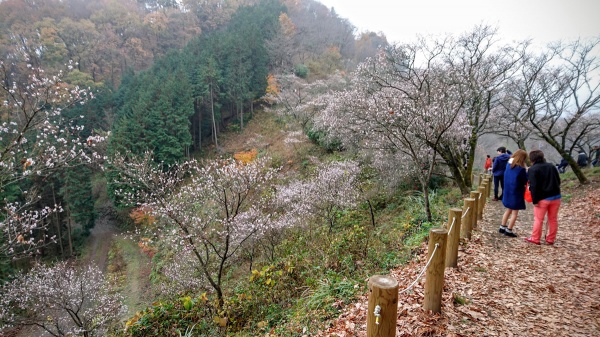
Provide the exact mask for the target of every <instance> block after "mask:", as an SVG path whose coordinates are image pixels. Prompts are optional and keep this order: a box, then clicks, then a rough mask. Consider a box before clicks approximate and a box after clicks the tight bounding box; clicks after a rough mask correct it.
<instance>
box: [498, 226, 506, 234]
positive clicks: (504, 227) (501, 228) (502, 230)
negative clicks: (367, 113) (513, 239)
mask: <svg viewBox="0 0 600 337" xmlns="http://www.w3.org/2000/svg"><path fill="white" fill-rule="evenodd" d="M506 229H507V227H506V226H500V229H498V233H500V234H504V233H505V232H506Z"/></svg>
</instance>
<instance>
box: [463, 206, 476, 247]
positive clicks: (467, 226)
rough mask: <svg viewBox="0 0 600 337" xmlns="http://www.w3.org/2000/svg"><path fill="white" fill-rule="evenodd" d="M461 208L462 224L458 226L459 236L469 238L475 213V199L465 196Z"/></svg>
mask: <svg viewBox="0 0 600 337" xmlns="http://www.w3.org/2000/svg"><path fill="white" fill-rule="evenodd" d="M464 201H465V204H464V205H463V210H462V224H461V226H460V237H461V238H467V239H469V240H471V231H472V230H473V219H472V218H473V214H475V211H476V210H475V199H473V198H465V199H464Z"/></svg>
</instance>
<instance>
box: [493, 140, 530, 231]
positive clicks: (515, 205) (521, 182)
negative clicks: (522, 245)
mask: <svg viewBox="0 0 600 337" xmlns="http://www.w3.org/2000/svg"><path fill="white" fill-rule="evenodd" d="M526 159H527V152H525V151H524V150H521V149H519V150H517V151H515V153H513V154H512V156H510V160H509V162H508V164H506V170H505V171H504V190H503V192H502V204H503V205H504V207H506V210H505V211H504V215H503V216H502V223H501V225H500V229H499V230H498V232H500V233H502V234H504V235H506V236H509V237H512V238H515V237H517V234H515V233H514V232H513V227H514V226H515V223H516V222H517V216H518V215H519V210H522V209H525V199H524V195H525V185H526V184H527V167H526V166H525V160H526Z"/></svg>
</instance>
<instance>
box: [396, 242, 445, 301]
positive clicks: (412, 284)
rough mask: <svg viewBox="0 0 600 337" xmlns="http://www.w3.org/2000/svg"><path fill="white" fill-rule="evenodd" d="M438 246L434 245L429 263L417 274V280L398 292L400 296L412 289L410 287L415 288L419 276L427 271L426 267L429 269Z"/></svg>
mask: <svg viewBox="0 0 600 337" xmlns="http://www.w3.org/2000/svg"><path fill="white" fill-rule="evenodd" d="M439 246H440V245H439V244H436V245H435V248H434V249H433V252H432V253H431V256H430V257H429V261H427V264H426V265H425V267H423V269H422V270H421V272H420V273H419V275H418V276H417V278H416V279H415V280H414V281H412V283H411V284H410V285H409V286H408V287H407V288H406V289H404V290H402V291H400V292H398V294H402V293H405V292H407V291H409V290H410V289H412V287H414V286H415V284H417V282H418V281H419V279H420V278H421V276H423V274H424V273H425V270H427V267H429V264H430V263H431V260H433V256H434V255H435V251H436V250H437V249H438V247H439Z"/></svg>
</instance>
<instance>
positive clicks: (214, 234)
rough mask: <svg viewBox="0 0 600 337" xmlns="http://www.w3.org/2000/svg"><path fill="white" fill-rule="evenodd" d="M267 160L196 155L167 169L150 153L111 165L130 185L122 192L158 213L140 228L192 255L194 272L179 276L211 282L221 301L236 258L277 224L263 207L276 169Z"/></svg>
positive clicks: (120, 160) (185, 282)
mask: <svg viewBox="0 0 600 337" xmlns="http://www.w3.org/2000/svg"><path fill="white" fill-rule="evenodd" d="M267 162H268V158H259V159H256V160H254V161H252V162H249V163H247V164H244V163H240V162H237V161H235V160H214V161H208V162H205V163H201V162H198V161H194V160H192V161H188V162H185V163H182V164H180V165H177V166H174V167H171V168H170V169H168V170H163V169H162V168H161V167H159V166H157V165H155V164H154V163H153V160H152V158H151V156H150V155H149V154H146V155H145V156H144V157H142V158H137V159H136V158H130V159H127V158H125V157H123V156H116V157H115V159H114V160H113V161H112V165H114V167H116V168H117V169H118V170H119V176H120V178H119V183H121V184H123V186H126V187H127V189H123V190H120V191H119V193H121V194H122V195H123V196H124V197H125V198H126V199H127V200H129V201H130V202H131V204H135V205H137V206H142V207H144V208H145V209H148V210H149V212H151V213H152V215H154V216H156V217H157V222H156V223H155V225H154V226H152V227H147V228H145V229H142V230H146V231H149V232H150V235H151V236H152V237H154V238H155V239H156V240H158V241H160V242H161V243H162V244H163V245H168V246H169V247H171V248H173V249H174V250H175V251H176V252H177V253H179V254H184V255H187V256H188V257H190V258H189V259H188V263H189V264H191V265H192V266H193V268H194V269H195V271H196V272H195V273H189V272H186V273H181V277H194V278H198V279H203V280H205V281H206V282H208V283H209V284H210V286H211V287H212V289H213V290H214V291H215V293H216V295H217V298H218V300H219V304H220V305H222V304H223V299H224V290H223V279H224V275H225V273H226V271H227V270H228V267H229V266H230V262H231V260H232V258H233V257H234V256H236V254H238V253H239V252H240V250H241V248H242V247H243V246H244V245H245V244H247V243H248V242H250V239H251V238H252V237H255V236H260V235H261V234H262V233H264V232H265V231H267V230H269V229H271V228H273V226H277V225H278V224H279V222H277V221H274V220H273V219H272V216H271V215H270V214H269V213H267V212H264V209H265V208H266V207H268V205H269V203H270V196H271V195H272V192H271V188H272V182H273V180H274V178H275V176H276V173H277V171H278V170H277V169H273V168H269V167H267ZM128 191H129V192H128ZM173 265H175V266H176V265H177V263H175V264H173ZM170 274H171V275H174V274H176V273H170ZM179 283H180V284H190V282H189V280H188V281H186V280H182V282H179Z"/></svg>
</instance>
